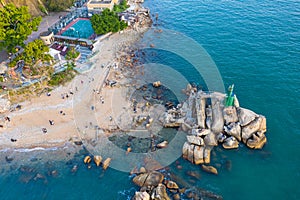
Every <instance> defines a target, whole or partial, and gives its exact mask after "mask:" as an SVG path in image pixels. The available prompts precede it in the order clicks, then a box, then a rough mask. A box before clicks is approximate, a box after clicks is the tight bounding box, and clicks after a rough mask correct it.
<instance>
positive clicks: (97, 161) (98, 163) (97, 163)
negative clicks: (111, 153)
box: [94, 156, 102, 167]
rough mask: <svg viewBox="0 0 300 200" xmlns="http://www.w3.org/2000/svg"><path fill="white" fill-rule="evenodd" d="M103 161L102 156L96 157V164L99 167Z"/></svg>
mask: <svg viewBox="0 0 300 200" xmlns="http://www.w3.org/2000/svg"><path fill="white" fill-rule="evenodd" d="M101 161H102V157H101V156H94V162H95V164H96V165H97V167H98V166H99V165H100V163H101Z"/></svg>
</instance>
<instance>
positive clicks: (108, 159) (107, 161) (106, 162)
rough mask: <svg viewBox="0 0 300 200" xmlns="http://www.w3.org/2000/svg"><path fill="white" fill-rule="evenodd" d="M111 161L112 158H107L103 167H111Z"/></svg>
mask: <svg viewBox="0 0 300 200" xmlns="http://www.w3.org/2000/svg"><path fill="white" fill-rule="evenodd" d="M110 162H111V158H106V159H105V160H104V162H103V163H102V167H103V169H104V170H106V169H107V168H108V167H109V165H110Z"/></svg>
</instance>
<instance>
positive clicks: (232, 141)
mask: <svg viewBox="0 0 300 200" xmlns="http://www.w3.org/2000/svg"><path fill="white" fill-rule="evenodd" d="M222 146H223V147H224V149H236V148H238V147H239V142H238V141H237V139H236V138H235V137H233V136H231V137H229V138H227V139H225V140H224V143H223V145H222Z"/></svg>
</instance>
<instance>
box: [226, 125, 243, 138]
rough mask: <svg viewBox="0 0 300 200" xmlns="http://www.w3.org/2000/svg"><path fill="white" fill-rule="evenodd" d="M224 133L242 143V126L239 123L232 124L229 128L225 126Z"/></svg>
mask: <svg viewBox="0 0 300 200" xmlns="http://www.w3.org/2000/svg"><path fill="white" fill-rule="evenodd" d="M224 131H225V132H226V133H227V134H228V135H231V136H233V137H235V138H236V139H238V141H241V131H242V129H241V126H240V124H239V122H237V123H230V124H228V125H227V126H224Z"/></svg>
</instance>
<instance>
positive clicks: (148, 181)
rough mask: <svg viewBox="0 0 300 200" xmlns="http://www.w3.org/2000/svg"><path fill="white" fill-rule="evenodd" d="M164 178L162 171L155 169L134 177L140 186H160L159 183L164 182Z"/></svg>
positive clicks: (134, 180)
mask: <svg viewBox="0 0 300 200" xmlns="http://www.w3.org/2000/svg"><path fill="white" fill-rule="evenodd" d="M163 179H164V175H163V174H162V173H160V172H157V171H153V172H149V173H144V174H140V175H138V176H136V177H134V178H133V182H134V183H135V184H136V185H138V186H140V187H144V186H155V187H156V186H158V184H160V183H162V181H163Z"/></svg>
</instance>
